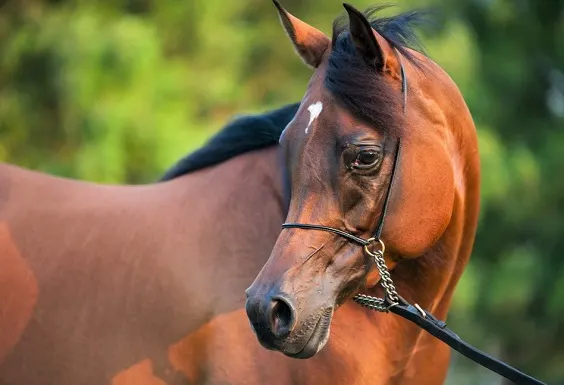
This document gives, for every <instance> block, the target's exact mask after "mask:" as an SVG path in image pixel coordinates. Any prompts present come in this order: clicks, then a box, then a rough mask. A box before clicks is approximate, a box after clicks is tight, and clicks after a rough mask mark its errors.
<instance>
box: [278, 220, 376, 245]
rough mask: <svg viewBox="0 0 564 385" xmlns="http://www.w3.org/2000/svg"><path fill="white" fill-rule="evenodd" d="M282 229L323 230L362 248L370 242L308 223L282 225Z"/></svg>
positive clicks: (333, 229) (337, 230)
mask: <svg viewBox="0 0 564 385" xmlns="http://www.w3.org/2000/svg"><path fill="white" fill-rule="evenodd" d="M282 228H283V229H310V230H323V231H329V232H330V233H333V234H337V235H340V236H341V237H345V238H347V239H348V240H350V241H353V242H356V243H358V244H360V245H362V246H368V245H369V244H370V242H369V241H368V240H366V239H362V238H360V237H357V236H356V235H352V234H349V233H347V232H346V231H343V230H339V229H336V228H334V227H329V226H322V225H310V224H308V223H284V224H283V225H282Z"/></svg>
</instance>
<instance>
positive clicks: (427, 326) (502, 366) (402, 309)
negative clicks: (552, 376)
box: [390, 298, 546, 385]
mask: <svg viewBox="0 0 564 385" xmlns="http://www.w3.org/2000/svg"><path fill="white" fill-rule="evenodd" d="M390 311H391V312H392V313H395V314H397V315H399V316H400V317H402V318H405V319H406V320H408V321H411V322H413V323H414V324H416V325H417V326H419V327H421V328H422V329H424V330H426V331H427V332H428V333H429V334H431V335H432V336H434V337H436V338H438V339H439V340H441V341H443V342H444V343H446V344H447V345H449V346H450V347H451V348H453V349H454V350H456V351H457V352H459V353H461V354H463V355H464V356H466V357H468V358H469V359H471V360H472V361H474V362H476V363H477V364H479V365H481V366H483V367H485V368H487V369H489V370H491V371H493V372H496V373H497V374H499V375H501V376H503V377H505V378H507V379H508V380H511V381H513V382H514V383H516V384H519V385H520V384H523V385H529V384H531V385H533V384H534V385H546V384H545V383H544V382H541V381H539V380H537V379H536V378H534V377H531V376H529V375H528V374H525V373H523V372H521V371H519V370H517V369H515V368H514V367H512V366H509V365H508V364H506V363H505V362H503V361H500V360H498V359H496V358H493V357H492V356H490V355H489V354H487V353H484V352H482V351H480V350H478V349H476V348H475V347H473V346H472V345H470V344H468V343H467V342H465V341H463V340H462V339H461V338H460V337H459V336H458V335H456V333H454V332H453V331H452V330H450V329H449V328H447V327H446V323H445V322H443V321H440V320H438V319H436V318H435V317H433V316H432V315H431V314H429V313H427V312H423V313H425V315H423V313H422V310H419V309H417V308H416V307H415V306H413V305H411V304H410V303H409V302H407V301H405V300H404V299H403V298H401V299H400V303H398V304H397V305H394V306H392V307H390Z"/></svg>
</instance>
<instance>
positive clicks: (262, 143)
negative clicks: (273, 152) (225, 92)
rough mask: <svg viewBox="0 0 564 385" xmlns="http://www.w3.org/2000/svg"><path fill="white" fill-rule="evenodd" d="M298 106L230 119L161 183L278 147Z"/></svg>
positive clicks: (166, 175) (178, 163)
mask: <svg viewBox="0 0 564 385" xmlns="http://www.w3.org/2000/svg"><path fill="white" fill-rule="evenodd" d="M299 105H300V103H294V104H288V105H286V106H284V107H281V108H278V109H276V110H271V111H267V112H265V113H263V114H257V115H244V116H240V117H237V118H235V119H233V120H232V121H231V122H230V123H229V124H227V125H226V126H225V127H224V128H223V129H221V130H220V131H219V132H218V133H217V134H215V135H214V136H213V137H212V138H211V139H210V140H209V141H208V142H207V143H206V144H205V145H204V146H203V147H201V148H199V149H197V150H196V151H194V152H192V153H190V154H188V155H187V156H185V157H184V158H182V159H180V160H179V161H178V162H177V163H176V164H175V165H174V166H173V167H172V168H170V169H169V170H168V171H167V172H166V173H165V174H164V176H163V177H162V178H161V179H160V180H161V181H166V180H170V179H174V178H177V177H179V176H182V175H184V174H187V173H189V172H193V171H196V170H200V169H203V168H206V167H210V166H213V165H216V164H218V163H221V162H224V161H226V160H228V159H230V158H233V157H235V156H237V155H241V154H244V153H246V152H249V151H253V150H258V149H261V148H265V147H268V146H272V145H275V144H278V139H279V138H280V134H281V133H282V130H284V128H285V127H286V126H287V125H288V123H290V121H291V120H292V119H293V118H294V115H296V112H297V110H298V107H299Z"/></svg>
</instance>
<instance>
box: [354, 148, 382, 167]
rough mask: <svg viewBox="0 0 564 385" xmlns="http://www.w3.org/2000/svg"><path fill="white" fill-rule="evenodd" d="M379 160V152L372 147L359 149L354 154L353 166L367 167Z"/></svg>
mask: <svg viewBox="0 0 564 385" xmlns="http://www.w3.org/2000/svg"><path fill="white" fill-rule="evenodd" d="M379 160H380V152H378V151H377V150H374V149H369V150H361V151H359V153H358V154H357V155H356V159H355V161H354V164H353V167H354V168H360V169H367V168H371V167H373V166H375V165H376V164H377V163H378V161H379Z"/></svg>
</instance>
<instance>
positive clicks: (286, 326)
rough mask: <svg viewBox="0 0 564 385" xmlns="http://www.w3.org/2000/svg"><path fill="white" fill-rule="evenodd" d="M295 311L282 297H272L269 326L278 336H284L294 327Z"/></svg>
mask: <svg viewBox="0 0 564 385" xmlns="http://www.w3.org/2000/svg"><path fill="white" fill-rule="evenodd" d="M294 326H295V311H294V308H293V307H292V305H290V303H289V302H288V301H286V300H285V299H283V298H273V299H272V304H271V308H270V328H271V330H272V332H273V333H274V335H275V336H276V337H278V338H283V337H286V336H288V335H289V334H290V332H291V331H292V330H293V329H294Z"/></svg>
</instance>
